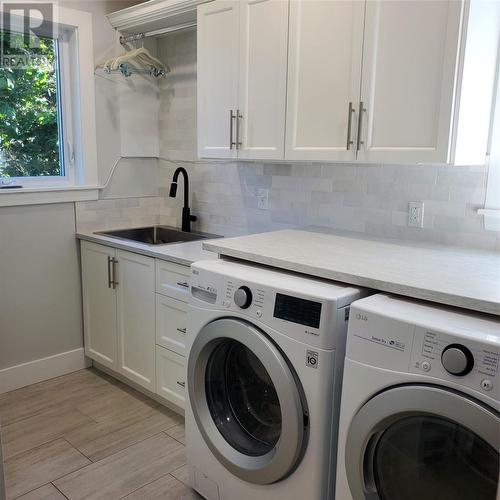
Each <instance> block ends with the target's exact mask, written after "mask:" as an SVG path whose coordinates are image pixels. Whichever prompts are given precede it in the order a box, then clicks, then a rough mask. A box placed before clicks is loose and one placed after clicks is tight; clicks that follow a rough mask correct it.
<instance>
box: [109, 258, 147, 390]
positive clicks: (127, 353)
mask: <svg viewBox="0 0 500 500" xmlns="http://www.w3.org/2000/svg"><path fill="white" fill-rule="evenodd" d="M116 255H117V261H118V266H117V276H116V277H115V278H116V279H117V281H118V285H117V286H116V293H117V295H116V296H117V319H118V321H117V325H118V371H119V372H120V373H121V374H122V375H124V376H125V377H127V378H129V379H130V380H132V381H134V382H135V383H137V384H139V385H141V386H142V387H145V388H146V389H149V390H150V391H154V390H155V355H154V348H155V319H154V318H155V262H154V259H152V258H151V257H144V256H143V255H138V254H135V253H131V252H124V251H123V250H117V252H116Z"/></svg>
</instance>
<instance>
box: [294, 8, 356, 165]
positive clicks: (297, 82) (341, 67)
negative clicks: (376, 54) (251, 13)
mask: <svg viewBox="0 0 500 500" xmlns="http://www.w3.org/2000/svg"><path fill="white" fill-rule="evenodd" d="M364 10H365V4H364V2H361V1H351V2H349V1H324V0H292V1H291V2H290V28H289V29H290V46H289V55H288V98H287V124H286V159H289V160H323V161H339V160H354V159H355V158H356V147H355V140H356V137H355V134H356V131H357V129H356V123H357V114H356V113H357V105H358V102H359V82H360V78H361V58H362V42H363V19H364Z"/></svg>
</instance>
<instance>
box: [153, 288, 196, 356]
mask: <svg viewBox="0 0 500 500" xmlns="http://www.w3.org/2000/svg"><path fill="white" fill-rule="evenodd" d="M187 308H188V305H187V304H186V302H182V301H180V300H176V299H172V298H170V297H165V296H163V295H160V294H159V293H158V294H156V343H157V344H158V345H161V346H162V347H166V348H167V349H170V350H171V351H174V352H176V353H177V354H180V355H181V356H185V355H186V327H187Z"/></svg>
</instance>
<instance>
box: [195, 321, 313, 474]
mask: <svg viewBox="0 0 500 500" xmlns="http://www.w3.org/2000/svg"><path fill="white" fill-rule="evenodd" d="M187 386H188V393H189V406H190V409H191V411H192V413H193V417H194V419H195V421H196V425H197V428H198V430H199V432H200V434H201V436H202V437H203V439H204V440H205V443H206V444H207V446H208V447H209V449H210V451H211V452H212V454H213V455H214V456H215V458H217V459H218V460H219V462H220V463H221V464H222V465H224V466H225V467H226V469H228V470H229V471H230V472H231V473H233V474H234V475H236V476H237V477H239V478H241V479H243V480H245V481H247V482H251V483H255V484H271V483H274V482H277V481H279V480H281V479H283V478H285V477H286V476H287V475H288V474H290V473H291V472H292V471H293V470H294V468H295V467H296V466H297V465H298V463H299V462H300V459H301V458H302V456H303V453H304V450H305V447H306V444H307V436H308V429H307V422H308V419H307V418H306V416H307V405H306V401H305V397H304V392H303V390H302V388H301V386H300V382H299V380H298V377H297V375H296V374H295V372H294V370H293V368H292V367H291V366H290V365H289V363H288V361H287V360H286V358H285V357H284V355H283V353H282V352H281V350H280V349H279V348H278V347H277V346H276V345H275V344H274V342H273V341H272V340H271V339H270V338H269V337H268V336H267V335H266V334H265V333H264V332H263V331H262V330H260V329H258V328H256V327H255V326H254V325H252V324H250V323H247V322H245V321H242V320H238V319H233V318H223V319H219V320H216V321H213V322H212V323H209V324H208V325H206V326H205V327H203V328H202V329H201V331H200V332H198V334H197V335H196V338H195V340H194V341H193V345H192V346H191V349H190V352H189V358H188V366H187Z"/></svg>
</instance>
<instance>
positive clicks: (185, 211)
mask: <svg viewBox="0 0 500 500" xmlns="http://www.w3.org/2000/svg"><path fill="white" fill-rule="evenodd" d="M179 174H182V177H183V178H184V205H183V207H182V230H183V231H186V232H188V233H190V232H191V222H195V221H196V220H197V217H196V216H195V215H191V209H190V208H189V177H188V173H187V171H186V169H185V168H184V167H179V168H177V170H176V171H175V172H174V176H173V177H172V183H171V184H170V193H169V196H170V197H171V198H175V197H176V195H177V183H178V179H179Z"/></svg>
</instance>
